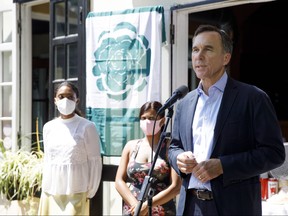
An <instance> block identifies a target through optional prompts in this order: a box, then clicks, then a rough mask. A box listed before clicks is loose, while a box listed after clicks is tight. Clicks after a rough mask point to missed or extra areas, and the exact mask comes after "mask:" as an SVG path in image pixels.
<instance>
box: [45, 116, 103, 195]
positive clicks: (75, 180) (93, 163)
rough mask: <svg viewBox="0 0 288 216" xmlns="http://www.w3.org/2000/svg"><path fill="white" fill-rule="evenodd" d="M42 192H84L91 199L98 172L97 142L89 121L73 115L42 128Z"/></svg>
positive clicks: (98, 180)
mask: <svg viewBox="0 0 288 216" xmlns="http://www.w3.org/2000/svg"><path fill="white" fill-rule="evenodd" d="M43 142H44V170H43V181H42V191H44V192H46V193H49V194H52V195H64V194H66V195H68V194H74V193H82V192H87V198H92V197H93V196H94V195H95V194H96V191H97V189H98V187H99V183H100V180H101V173H102V162H101V155H100V141H99V135H98V133H97V130H96V127H95V125H94V123H93V122H91V121H89V120H87V119H85V118H83V117H80V116H78V115H75V116H74V117H73V118H70V119H62V118H60V117H59V118H56V119H53V120H51V121H49V122H47V123H46V124H45V125H44V127H43Z"/></svg>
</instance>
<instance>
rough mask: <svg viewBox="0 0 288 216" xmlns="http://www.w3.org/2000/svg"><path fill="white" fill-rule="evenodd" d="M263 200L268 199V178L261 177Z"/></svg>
mask: <svg viewBox="0 0 288 216" xmlns="http://www.w3.org/2000/svg"><path fill="white" fill-rule="evenodd" d="M260 182H261V197H262V200H267V199H268V178H260Z"/></svg>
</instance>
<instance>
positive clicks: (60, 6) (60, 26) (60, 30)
mask: <svg viewBox="0 0 288 216" xmlns="http://www.w3.org/2000/svg"><path fill="white" fill-rule="evenodd" d="M55 22H56V23H54V28H55V29H54V32H55V37H58V36H64V35H65V2H60V3H56V4H55Z"/></svg>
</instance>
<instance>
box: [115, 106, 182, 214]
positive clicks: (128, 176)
mask: <svg viewBox="0 0 288 216" xmlns="http://www.w3.org/2000/svg"><path fill="white" fill-rule="evenodd" d="M161 107H162V104H161V103H160V102H157V101H153V102H147V103H145V104H144V105H143V106H142V107H141V108H140V113H139V118H140V128H141V129H142V131H143V133H144V134H145V137H144V138H142V139H137V140H131V141H129V142H128V143H127V144H126V145H125V147H124V149H123V152H122V155H121V161H120V164H119V167H118V170H117V174H116V178H115V187H116V189H117V191H118V193H119V194H120V195H121V197H122V199H123V201H124V202H123V211H122V213H123V215H134V213H135V211H136V207H137V205H138V204H139V201H138V199H137V197H138V195H139V193H140V191H141V188H142V183H143V180H144V178H145V176H146V175H147V174H148V173H149V170H150V167H151V164H152V162H151V161H152V160H151V159H154V155H155V152H156V150H157V144H158V142H159V140H160V136H161V129H162V128H163V127H164V124H165V117H164V115H165V113H164V112H163V113H160V114H159V115H158V117H157V119H155V118H156V116H157V111H158V110H159V109H160V108H161ZM155 120H156V122H155V130H154V138H153V126H154V121H155ZM152 139H153V146H152ZM168 145H169V140H168V139H165V141H164V142H163V143H162V146H161V149H160V151H159V156H158V158H157V161H156V164H155V167H154V170H153V172H152V177H154V178H155V180H156V181H155V183H153V184H152V185H151V188H153V189H154V190H155V192H154V196H153V199H152V215H153V216H156V215H176V205H175V197H176V195H177V194H178V193H179V191H180V186H181V182H180V181H181V180H180V178H179V176H178V175H177V174H176V172H175V171H174V170H173V169H172V168H171V167H170V165H169V163H168V155H167V153H168ZM152 152H153V154H152ZM127 182H130V185H127ZM148 210H149V208H148V204H147V201H145V202H144V203H143V204H142V208H141V210H140V212H139V213H140V215H148Z"/></svg>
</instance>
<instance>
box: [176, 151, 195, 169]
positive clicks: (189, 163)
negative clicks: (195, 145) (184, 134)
mask: <svg viewBox="0 0 288 216" xmlns="http://www.w3.org/2000/svg"><path fill="white" fill-rule="evenodd" d="M196 165H197V161H196V159H195V157H194V155H193V153H192V152H191V151H187V152H183V153H181V154H179V155H178V156H177V166H178V168H179V170H180V171H181V172H182V173H185V174H188V173H191V172H192V170H193V168H194V167H195V166H196Z"/></svg>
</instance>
